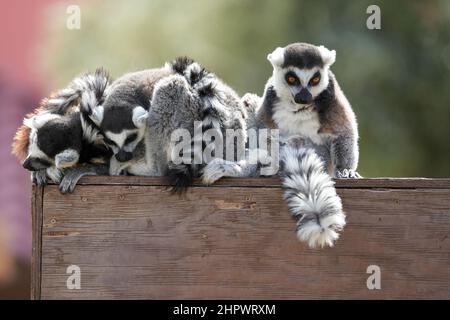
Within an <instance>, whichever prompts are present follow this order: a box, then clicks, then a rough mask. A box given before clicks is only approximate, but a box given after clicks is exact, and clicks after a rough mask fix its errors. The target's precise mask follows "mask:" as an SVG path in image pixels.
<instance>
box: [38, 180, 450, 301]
mask: <svg viewBox="0 0 450 320" xmlns="http://www.w3.org/2000/svg"><path fill="white" fill-rule="evenodd" d="M114 178H115V177H114ZM119 178H120V179H111V177H94V179H84V180H83V183H82V184H81V185H79V186H78V187H77V189H76V191H75V193H73V194H69V195H61V194H60V193H59V191H58V189H57V187H56V186H48V187H46V188H45V189H44V194H43V212H42V214H43V221H42V223H43V227H42V255H41V259H42V269H41V274H40V275H41V277H40V279H41V286H40V288H41V292H40V296H39V297H41V298H44V299H55V298H57V299H60V298H69V299H80V298H86V299H93V298H99V299H103V298H121V299H123V298H137V299H139V298H151V299H188V298H190V299H206V298H210V299H212V298H218V299H228V298H236V299H242V298H246V299H302V298H313V299H335V298H357V299H361V298H368V299H378V298H389V299H400V298H407V299H408V298H409V299H413V298H437V299H444V298H445V299H449V298H450V254H449V252H450V239H449V233H450V188H448V189H445V188H443V185H446V184H448V181H446V182H444V183H443V182H442V181H439V180H437V181H436V180H427V183H426V184H420V182H417V181H419V180H420V181H422V179H419V180H414V181H412V180H410V181H409V182H408V185H409V187H408V188H404V189H401V188H400V186H401V185H403V184H404V182H399V181H397V180H390V181H388V182H387V183H386V184H387V186H386V184H385V185H383V184H382V183H381V182H378V181H377V182H375V183H374V182H373V181H366V182H365V184H364V183H361V184H360V186H361V185H365V187H360V188H357V187H351V188H345V187H341V188H339V190H338V193H339V194H340V195H341V196H342V198H343V202H344V208H345V210H346V213H347V216H348V219H347V220H348V225H347V227H346V228H345V229H344V232H343V233H342V236H341V239H340V240H339V241H338V243H337V245H336V246H335V247H334V248H327V249H322V250H312V249H309V248H307V247H306V246H305V245H304V244H303V243H300V242H299V241H298V240H297V239H296V237H295V233H294V229H295V222H294V220H293V219H291V218H290V216H289V214H288V212H287V208H286V206H285V204H284V202H283V201H282V190H281V188H280V186H279V184H278V186H273V187H272V186H270V187H263V186H260V185H258V184H260V183H261V181H265V180H266V179H228V180H229V181H228V182H226V181H225V182H224V183H226V184H228V185H235V186H226V185H223V186H220V187H211V188H209V187H194V188H192V189H190V190H189V191H188V193H187V194H186V195H185V196H184V197H181V198H178V197H177V196H171V195H170V194H169V192H168V191H167V190H166V187H165V185H164V183H161V181H162V180H161V179H159V178H144V179H141V178H142V177H119ZM130 178H131V180H128V179H130ZM232 180H238V181H234V182H233V181H232ZM245 180H246V181H245ZM257 180H259V182H257ZM111 181H112V182H111ZM127 181H128V184H125V183H126V182H127ZM353 181H354V180H353ZM244 182H245V183H244ZM273 183H275V182H273ZM412 183H417V184H418V185H419V187H413V185H412ZM434 183H435V186H437V187H436V188H431V187H432V186H433V184H434ZM132 184H137V185H132ZM246 184H247V185H246ZM236 185H237V186H236ZM368 185H376V187H374V188H373V189H371V188H370V187H368ZM389 186H391V187H389ZM392 186H394V187H392ZM35 215H36V214H35ZM34 231H35V233H36V229H34ZM34 240H35V241H38V240H37V236H36V235H35V237H34ZM71 264H76V265H78V266H79V267H80V268H81V290H68V289H67V288H66V280H67V277H68V275H67V274H66V268H67V266H69V265H71ZM369 265H378V266H379V267H380V268H381V290H368V289H367V286H366V281H367V278H368V276H369V274H367V273H366V269H367V267H368V266H369Z"/></svg>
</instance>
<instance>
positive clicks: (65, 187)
mask: <svg viewBox="0 0 450 320" xmlns="http://www.w3.org/2000/svg"><path fill="white" fill-rule="evenodd" d="M108 173H109V168H108V165H105V164H85V165H81V166H79V167H73V168H69V169H66V170H65V172H64V177H63V178H62V180H61V183H60V184H59V191H61V193H68V192H69V193H71V192H73V191H74V190H75V186H76V185H77V183H78V181H79V180H80V179H81V177H83V176H97V175H98V176H101V175H108Z"/></svg>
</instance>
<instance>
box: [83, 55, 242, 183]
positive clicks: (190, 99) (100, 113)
mask: <svg viewBox="0 0 450 320" xmlns="http://www.w3.org/2000/svg"><path fill="white" fill-rule="evenodd" d="M88 113H89V115H90V118H91V119H92V121H93V122H94V123H95V124H96V125H97V126H98V127H99V128H100V130H101V131H102V132H103V133H104V136H105V141H106V143H108V144H109V145H110V146H111V148H112V149H113V151H114V157H113V158H112V159H111V167H110V173H111V174H112V175H116V174H120V173H121V172H123V171H125V172H126V173H130V174H135V175H167V176H168V177H169V179H170V181H171V185H172V186H173V187H174V190H175V191H182V190H183V189H184V188H186V187H188V186H189V185H191V184H192V182H193V179H194V178H196V177H198V176H199V175H200V174H201V169H202V167H203V165H204V164H203V163H195V162H194V163H192V162H191V163H185V162H183V163H174V162H173V161H172V151H173V150H172V143H171V138H172V133H173V132H174V130H176V129H186V130H187V131H188V132H189V133H190V134H191V136H192V135H193V136H194V138H193V139H192V140H191V141H190V144H191V152H192V154H191V155H190V158H191V160H193V159H192V158H195V157H196V156H198V153H201V152H203V150H204V147H205V145H204V144H203V143H202V141H196V139H200V140H202V138H203V135H200V136H199V137H196V136H195V134H194V133H195V131H196V128H194V124H195V123H196V122H199V123H200V126H201V128H200V129H201V132H205V131H207V130H209V129H215V130H217V131H219V132H221V133H222V134H224V133H225V131H226V130H227V129H241V131H238V133H237V135H240V136H239V137H238V138H237V139H236V144H237V146H236V148H235V150H238V149H239V148H241V149H242V150H244V148H245V140H246V137H245V133H246V132H245V117H246V113H245V109H244V107H243V105H242V103H241V101H240V98H239V96H238V95H237V94H236V93H235V92H234V91H233V90H232V89H231V88H230V87H228V86H227V85H225V84H224V83H223V82H222V81H221V80H220V79H218V78H217V76H215V75H214V74H213V73H210V72H209V71H207V70H206V69H204V68H203V67H202V66H200V65H199V64H198V63H196V62H194V61H193V60H191V59H189V58H178V59H176V60H175V61H173V62H171V63H168V64H166V65H165V66H164V67H162V68H158V69H149V70H144V71H139V72H134V73H130V74H127V75H125V76H123V77H121V78H119V79H117V80H116V81H115V82H114V83H113V84H112V86H111V90H110V91H109V94H108V96H107V97H106V99H105V102H104V103H103V104H102V105H101V106H97V107H95V108H91V109H90V110H88ZM224 135H225V134H224ZM197 143H199V144H200V149H199V150H197V149H196V148H195V146H196V145H197ZM238 144H239V145H238ZM224 148H225V145H224Z"/></svg>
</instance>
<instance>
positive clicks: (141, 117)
mask: <svg viewBox="0 0 450 320" xmlns="http://www.w3.org/2000/svg"><path fill="white" fill-rule="evenodd" d="M147 118H148V111H147V110H145V109H144V108H142V107H141V106H137V107H135V108H134V109H133V123H134V125H135V126H136V128H142V127H143V126H144V125H145V123H146V122H147Z"/></svg>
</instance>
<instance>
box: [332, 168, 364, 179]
mask: <svg viewBox="0 0 450 320" xmlns="http://www.w3.org/2000/svg"><path fill="white" fill-rule="evenodd" d="M334 177H335V178H338V179H359V178H362V177H361V175H360V174H359V173H358V172H356V170H353V169H343V170H336V171H335V172H334Z"/></svg>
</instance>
